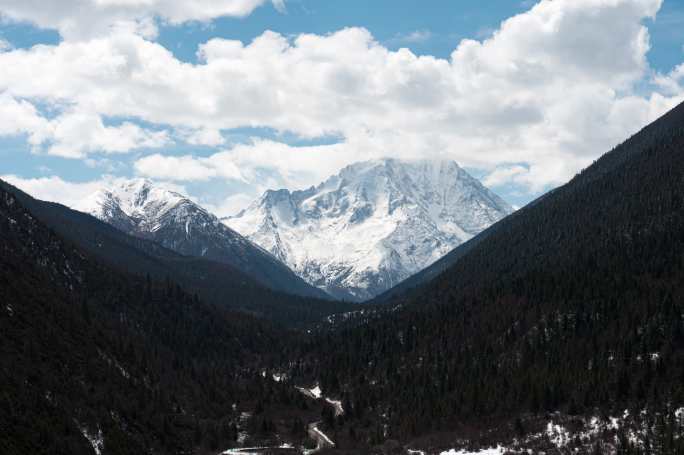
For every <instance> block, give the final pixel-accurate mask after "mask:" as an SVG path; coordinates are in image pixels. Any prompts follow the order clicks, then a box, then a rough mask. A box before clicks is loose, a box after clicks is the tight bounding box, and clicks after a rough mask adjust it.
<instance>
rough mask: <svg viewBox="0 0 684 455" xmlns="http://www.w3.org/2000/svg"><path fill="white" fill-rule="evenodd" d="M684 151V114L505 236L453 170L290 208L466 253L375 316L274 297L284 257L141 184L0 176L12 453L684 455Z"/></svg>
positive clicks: (3, 329) (1, 321)
mask: <svg viewBox="0 0 684 455" xmlns="http://www.w3.org/2000/svg"><path fill="white" fill-rule="evenodd" d="M683 151H684V104H681V105H679V106H678V107H676V108H675V109H673V110H672V111H671V112H669V113H667V114H666V115H665V116H663V117H662V118H660V119H658V120H657V121H656V122H654V123H652V124H651V125H649V126H647V127H646V128H644V129H643V130H642V131H640V132H639V133H638V134H636V135H634V136H633V137H631V138H629V139H628V140H626V141H625V142H624V143H623V144H621V145H619V146H618V147H616V148H615V149H614V150H612V151H610V152H608V153H607V154H605V155H604V156H602V157H601V158H600V159H598V160H597V161H596V162H595V163H594V164H592V165H591V166H589V167H588V168H587V169H585V170H583V171H582V172H581V173H579V174H578V175H577V176H576V177H574V178H573V179H572V180H571V181H570V182H568V183H567V184H565V185H563V186H561V187H559V188H557V189H555V190H553V191H550V192H549V193H547V194H546V195H544V196H543V197H541V198H539V199H538V200H536V201H535V202H533V203H531V204H529V205H527V206H525V207H523V208H522V209H520V210H517V211H515V212H514V213H511V214H510V215H508V216H505V217H503V218H502V219H500V220H499V221H496V220H495V219H494V217H495V216H498V215H497V213H498V212H497V211H493V212H492V211H491V210H493V209H492V207H494V206H500V207H499V208H500V209H501V210H505V209H506V206H505V205H501V204H500V203H499V200H498V198H496V197H494V196H493V195H491V194H490V193H488V192H486V191H484V192H483V191H481V188H480V187H478V186H477V185H476V184H475V183H472V182H471V183H468V182H470V180H469V178H468V177H467V176H466V175H465V174H464V173H463V174H461V172H462V171H461V170H460V169H459V168H458V167H456V166H455V165H454V164H452V163H438V164H436V163H434V162H430V163H411V164H407V163H403V162H395V161H393V160H381V161H375V162H369V163H361V164H357V165H353V166H351V167H350V168H347V169H346V170H344V171H343V172H341V173H340V175H338V176H334V177H332V178H331V179H329V180H328V181H327V182H326V183H324V184H322V185H320V186H318V187H315V188H313V189H311V190H307V191H308V192H307V191H305V192H302V193H301V194H302V195H305V194H306V195H309V197H307V198H297V197H294V195H295V194H299V193H298V192H294V193H288V192H283V194H284V195H285V196H287V197H286V198H284V200H285V201H286V202H287V201H288V200H290V199H292V201H291V202H292V205H291V206H292V207H294V208H296V210H292V211H290V212H286V211H283V213H280V212H277V213H278V218H277V220H286V221H289V222H290V224H288V225H287V226H288V229H293V228H292V226H299V221H298V218H296V217H294V216H290V215H293V214H294V215H297V216H300V217H305V218H303V219H302V221H301V222H302V223H304V222H306V223H307V224H309V225H311V226H321V227H325V226H326V223H329V225H331V226H335V227H339V226H347V228H349V229H353V228H354V227H353V226H355V223H358V224H359V225H360V227H359V229H360V230H359V231H358V233H357V234H360V233H361V232H363V234H364V235H372V234H373V233H378V234H382V235H381V237H382V238H383V239H385V238H387V239H389V240H387V241H386V242H385V243H382V242H380V244H381V245H391V246H393V247H397V245H403V244H404V241H405V239H406V237H405V236H404V235H403V233H406V232H407V230H408V232H410V229H409V228H408V227H406V226H411V225H403V224H402V223H407V222H410V220H407V219H406V218H402V217H400V216H399V215H402V216H404V217H405V216H406V215H405V213H410V214H413V215H414V216H415V217H418V218H425V217H427V216H428V215H430V217H429V220H431V223H432V224H435V225H439V226H441V228H440V230H439V233H438V232H437V231H430V232H431V233H430V234H429V235H435V236H436V238H437V239H438V240H439V242H440V243H432V244H431V246H432V249H430V248H428V247H425V248H424V249H420V248H418V247H416V252H415V254H413V256H416V257H420V258H423V259H425V260H426V262H427V261H434V259H436V257H435V258H433V257H431V256H430V255H429V253H430V251H433V250H434V249H436V248H438V247H439V246H440V245H441V242H444V241H446V239H449V238H451V237H448V236H447V234H445V233H449V234H451V235H452V236H453V238H455V239H458V241H459V242H462V243H461V244H460V245H459V246H457V247H456V248H454V249H453V250H451V251H450V252H447V253H446V255H444V256H443V257H442V258H441V259H438V260H437V261H436V262H434V263H433V264H432V265H428V266H427V268H425V269H423V271H422V272H419V273H418V274H416V275H413V276H411V277H409V278H408V279H407V280H404V281H403V282H402V283H400V284H399V287H394V288H392V289H389V290H387V291H385V292H384V293H383V294H381V295H380V296H379V297H378V298H376V299H375V300H373V301H372V302H370V303H369V304H367V305H364V306H360V305H358V304H351V303H344V302H336V301H330V300H326V299H317V298H314V297H311V296H302V295H293V294H288V293H286V292H281V291H279V290H275V289H274V288H273V287H269V281H268V276H262V277H258V276H257V275H252V274H250V273H248V272H250V269H249V266H250V264H252V262H251V261H253V260H254V261H261V260H265V261H267V262H266V263H265V264H273V263H274V261H275V264H276V265H275V266H273V267H275V268H274V269H273V270H276V271H278V270H282V269H281V268H280V267H286V266H285V265H283V264H281V263H280V262H279V261H280V259H279V258H278V257H276V256H275V255H273V254H271V253H269V252H266V251H265V250H264V249H260V248H259V247H257V246H255V245H253V244H252V243H251V241H250V240H249V239H247V238H246V237H239V236H238V234H236V233H235V232H234V231H229V230H224V229H223V228H221V223H220V222H218V223H217V220H216V218H215V217H212V216H211V215H210V214H205V213H204V212H201V209H200V208H195V207H194V206H192V205H191V204H190V202H185V201H184V200H185V199H187V198H183V197H182V196H180V195H177V194H175V195H170V194H167V193H165V192H164V191H157V190H155V189H154V188H148V186H149V185H147V184H146V183H145V182H137V183H136V182H134V184H133V186H132V187H130V188H129V187H123V189H122V190H121V192H115V191H109V192H108V193H101V194H100V195H99V196H98V197H96V198H93V199H92V200H91V201H90V202H92V201H95V202H96V204H95V206H92V205H91V206H90V207H88V208H89V209H90V211H91V213H94V214H95V215H97V217H96V216H91V215H89V214H87V213H83V212H79V211H76V210H72V209H69V208H67V207H64V206H62V205H59V204H54V203H48V202H43V201H39V200H36V199H34V198H32V197H31V196H29V195H27V194H25V193H23V192H21V191H20V190H18V189H17V188H14V187H12V186H11V185H8V184H6V183H5V182H2V181H0V302H1V305H0V391H1V393H0V409H2V412H0V429H1V430H2V431H0V453H2V454H3V455H4V454H7V455H23V454H26V453H31V454H40V455H42V454H46V455H47V454H59V455H62V454H64V455H67V454H69V455H72V454H77V455H81V454H83V455H92V454H95V455H118V454H131V453H136V454H137V453H151V454H187V453H196V454H199V455H205V454H207V455H208V454H218V453H224V454H228V455H236V454H240V453H254V452H263V453H276V454H290V453H291V454H300V453H301V454H304V453H306V454H311V453H331V454H335V453H339V454H383V455H384V454H389V453H396V454H412V453H425V454H453V453H456V454H468V453H478V454H485V453H487V454H497V455H500V454H501V455H503V454H506V453H594V454H634V455H645V454H678V453H684V387H682V378H684V304H683V302H684V254H683V252H684V235H683V234H682V233H684V197H683V196H682V185H683V182H684V160H682V153H683ZM352 170H353V172H352ZM347 171H348V172H349V174H346V172H347ZM453 175H460V176H461V177H459V180H458V181H459V182H461V183H459V184H458V185H455V187H454V188H452V186H450V185H449V184H447V183H444V184H442V183H440V182H441V178H442V176H453ZM427 180H430V182H428V181H427ZM444 181H445V182H452V183H453V181H454V179H453V178H452V177H448V178H445V180H444ZM463 182H466V183H467V184H466V183H463ZM326 184H327V185H328V186H326ZM436 189H439V190H443V191H442V192H441V193H440V192H439V191H436ZM131 195H133V197H131ZM453 195H455V196H453ZM409 196H410V197H411V198H412V199H410V200H409ZM486 197H488V198H486ZM481 198H485V200H484V201H483V200H482V199H481ZM300 199H301V200H300ZM453 201H481V204H477V203H476V204H473V205H470V206H469V205H465V207H471V208H470V209H468V210H462V209H458V210H457V209H456V207H457V206H456V205H452V204H451V202H453ZM295 202H296V204H295ZM428 202H430V204H428ZM485 202H486V203H485ZM255 206H259V204H256V205H255ZM273 207H278V208H283V207H285V208H287V207H290V205H288V204H274V205H273ZM458 207H463V206H458ZM103 208H104V209H103ZM198 210H199V211H198ZM509 211H510V210H509ZM248 213H250V212H249V210H246V211H245V212H244V213H243V214H242V217H241V218H242V219H246V218H245V217H246V216H247V214H248ZM254 213H256V212H254ZM273 213H275V212H273ZM286 215H287V216H286ZM317 215H318V216H320V219H319V220H317V219H316V218H315V217H316V216H317ZM395 215H396V216H397V218H396V219H395V218H392V217H393V216H395ZM490 216H491V218H490ZM98 217H99V218H102V219H99V218H98ZM103 219H104V220H106V222H105V221H103ZM257 219H258V218H257ZM273 219H274V220H276V218H275V216H273ZM304 219H305V221H304ZM196 220H205V221H203V222H199V221H198V222H196ZM373 220H379V222H378V223H377V225H374V224H373ZM397 220H398V221H397ZM390 221H392V222H395V221H397V224H396V225H393V229H392V230H390V229H387V230H384V229H385V228H386V227H387V226H386V224H387V223H389V222H390ZM495 221H496V222H495ZM109 223H113V224H115V225H116V227H115V226H114V225H112V224H109ZM184 223H188V224H187V227H186V224H184ZM319 223H320V224H319ZM365 223H371V224H368V225H365V226H364V224H365ZM440 223H441V224H440ZM491 223H494V224H491ZM490 224H491V225H490ZM374 226H375V229H374ZM415 226H416V229H423V228H425V229H427V227H426V226H428V227H429V226H430V223H428V222H426V221H425V220H423V219H421V220H418V221H417V224H416V225H415ZM444 226H447V227H448V228H447V227H444ZM226 229H227V228H226ZM296 229H299V228H298V227H297V228H296ZM395 230H398V231H399V233H400V234H401V235H399V234H398V236H397V237H392V236H391V235H389V237H388V236H387V232H390V233H393V232H395ZM158 231H161V232H164V233H165V235H164V238H161V237H160V238H156V237H155V235H156V234H155V233H156V232H158ZM217 232H219V233H223V234H221V235H226V236H228V237H226V238H230V239H232V240H231V241H230V242H228V244H229V247H230V248H234V249H233V250H226V251H227V252H223V251H221V250H215V252H213V253H212V257H211V258H209V257H207V256H208V255H209V251H210V248H208V249H207V250H206V251H205V250H203V247H200V249H196V248H197V246H198V245H202V244H204V242H208V240H207V239H203V238H202V235H204V234H205V233H208V234H207V235H209V237H211V238H214V235H216V233H217ZM283 232H286V231H283ZM195 234H197V235H198V237H196V238H197V239H202V241H201V242H199V241H198V242H197V243H195V241H194V239H195V237H194V236H195ZM229 234H230V235H229ZM339 235H340V236H344V233H343V232H341V233H339ZM440 236H441V237H440ZM188 237H190V238H188ZM374 240H376V241H379V239H377V238H376V239H374ZM392 241H394V243H392ZM454 241H456V240H454ZM164 242H167V243H166V246H165V244H164ZM429 242H430V240H428V243H429ZM358 243H360V244H362V245H363V246H364V247H368V248H371V247H369V246H368V245H370V244H371V243H372V242H370V241H368V239H367V238H365V237H359V238H358ZM209 246H210V247H211V246H212V244H211V243H209ZM184 248H187V249H186V250H184V251H186V254H184V253H181V252H179V251H174V250H175V249H178V250H182V249H184ZM397 248H398V247H397ZM255 251H256V252H260V255H257V254H256V253H255ZM214 254H215V256H213V255H214ZM224 254H225V255H224ZM402 254H404V255H405V257H404V259H409V258H410V257H411V256H412V255H411V254H408V253H407V250H404V249H401V248H398V251H397V252H396V255H398V256H400V257H401V255H402ZM264 257H265V258H266V259H263V258H264ZM378 257H384V256H382V255H380V256H378ZM378 257H374V259H378ZM254 258H256V259H254ZM243 260H244V261H247V262H240V261H243ZM229 261H234V262H231V263H229ZM242 267H245V269H244V271H243V270H242ZM252 272H253V271H252ZM282 276H288V275H282ZM289 276H290V277H291V276H292V275H289ZM348 276H351V275H348ZM295 278H296V279H297V280H300V278H297V277H295ZM288 279H289V278H288ZM299 282H301V281H299ZM369 283H370V282H369ZM281 286H282V284H281ZM307 286H308V285H307ZM358 289H369V288H363V287H360V288H358ZM370 289H372V292H369V295H370V294H372V293H376V292H379V291H377V290H375V288H370Z"/></svg>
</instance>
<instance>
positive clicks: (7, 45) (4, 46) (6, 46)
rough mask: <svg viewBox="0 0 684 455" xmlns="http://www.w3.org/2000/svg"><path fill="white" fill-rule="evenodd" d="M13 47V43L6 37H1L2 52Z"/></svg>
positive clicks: (0, 48)
mask: <svg viewBox="0 0 684 455" xmlns="http://www.w3.org/2000/svg"><path fill="white" fill-rule="evenodd" d="M10 49H12V44H11V43H10V42H9V41H7V40H6V39H2V38H0V52H5V51H8V50H10Z"/></svg>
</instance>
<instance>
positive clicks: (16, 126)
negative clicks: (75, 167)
mask: <svg viewBox="0 0 684 455" xmlns="http://www.w3.org/2000/svg"><path fill="white" fill-rule="evenodd" d="M20 134H26V135H27V136H28V142H29V144H30V145H31V146H33V148H34V151H42V150H45V151H46V153H47V154H49V155H55V156H61V157H64V158H84V157H86V156H87V155H88V154H89V153H95V152H103V153H127V152H130V151H132V150H135V149H139V148H143V147H147V148H159V147H162V146H164V145H167V144H169V143H170V138H169V135H168V132H166V131H148V130H145V129H143V128H141V127H139V126H138V125H135V124H133V123H131V122H123V123H121V124H120V125H117V126H106V125H104V124H103V122H102V119H101V118H100V116H99V115H97V114H86V113H83V112H65V113H63V114H62V115H58V116H57V117H55V118H52V119H49V118H46V117H45V116H43V115H42V114H41V113H40V112H39V111H38V109H36V107H35V106H34V105H33V104H32V103H30V102H28V101H26V100H17V99H15V98H13V97H12V96H10V95H8V94H7V93H0V136H14V135H20Z"/></svg>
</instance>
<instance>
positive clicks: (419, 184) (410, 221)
mask: <svg viewBox="0 0 684 455" xmlns="http://www.w3.org/2000/svg"><path fill="white" fill-rule="evenodd" d="M511 212H512V209H511V207H510V206H509V205H508V204H507V203H506V202H505V201H503V200H502V199H501V198H499V197H498V196H497V195H495V194H494V193H492V192H491V191H490V190H488V189H487V188H485V187H484V186H483V185H482V184H481V183H480V182H479V181H478V180H476V179H474V178H473V177H471V176H470V175H469V174H468V173H467V172H465V171H464V170H463V169H461V168H460V167H459V166H458V164H457V163H456V162H454V161H449V160H411V161H408V160H406V161H405V160H398V159H393V158H383V159H377V160H370V161H363V162H359V163H354V164H351V165H349V166H347V167H345V168H343V169H342V170H341V171H340V172H339V173H338V174H336V175H333V176H331V177H330V178H328V179H326V180H325V181H324V182H322V183H321V184H319V185H318V186H315V187H311V188H309V189H306V190H301V191H293V192H290V191H289V190H277V191H272V190H271V191H267V192H266V193H264V195H263V196H262V197H261V198H259V199H258V200H257V201H255V202H254V203H253V204H251V205H250V206H249V207H248V208H247V209H245V210H243V211H242V212H240V213H239V214H238V215H236V216H234V217H229V218H227V219H225V220H224V222H225V223H226V224H227V225H229V226H230V227H232V228H233V229H235V230H237V231H238V232H241V233H242V234H243V235H245V236H247V237H248V238H250V239H251V240H252V241H254V242H255V243H257V244H258V245H261V246H262V247H263V248H265V249H266V250H268V251H270V252H271V253H273V254H274V255H275V256H276V257H278V258H280V259H281V260H282V261H283V262H285V263H287V264H288V265H290V267H291V268H293V269H294V270H295V271H296V272H298V273H299V274H300V276H302V277H303V278H304V279H305V280H307V281H308V282H309V283H311V284H313V285H315V286H318V287H320V288H322V289H325V290H326V291H328V292H329V293H332V294H333V295H336V296H338V297H340V298H345V299H351V300H365V299H368V298H371V297H373V296H374V295H377V294H378V293H380V292H383V291H384V290H386V289H388V288H389V287H391V286H394V285H396V284H398V283H399V282H400V281H402V280H403V279H405V278H407V277H408V276H410V275H412V274H413V273H416V272H418V271H419V270H421V269H422V268H424V267H426V266H428V265H430V264H431V263H432V262H434V261H436V260H437V259H439V258H440V257H442V256H443V255H444V254H446V253H447V252H448V251H450V250H451V249H453V248H454V247H456V246H458V245H460V244H461V243H463V242H464V241H466V240H468V239H470V238H471V237H473V236H474V235H476V234H478V233H479V232H481V231H482V230H483V229H485V228H487V227H488V226H490V225H491V224H493V223H494V222H496V221H498V220H499V219H501V218H502V217H504V216H505V215H507V214H508V213H511Z"/></svg>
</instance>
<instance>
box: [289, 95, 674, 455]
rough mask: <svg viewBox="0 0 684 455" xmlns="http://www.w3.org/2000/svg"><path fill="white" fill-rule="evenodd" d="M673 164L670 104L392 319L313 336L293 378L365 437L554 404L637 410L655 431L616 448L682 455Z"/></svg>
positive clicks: (482, 424) (497, 231)
mask: <svg viewBox="0 0 684 455" xmlns="http://www.w3.org/2000/svg"><path fill="white" fill-rule="evenodd" d="M683 158H684V105H680V106H679V107H677V108H676V109H675V110H673V111H672V112H670V113H669V114H667V115H666V116H665V117H663V118H662V119H660V120H658V121H656V122H655V123H654V124H652V125H650V126H649V127H647V128H645V129H644V130H643V131H641V132H640V133H639V134H637V135H636V136H634V137H633V138H631V139H629V140H628V141H626V142H625V143H624V144H622V145H621V146H619V147H617V148H616V149H615V150H613V151H611V152H610V153H608V154H606V155H605V156H604V157H602V158H601V159H599V160H598V161H597V162H596V163H595V164H593V165H592V166H590V167H589V168H588V169H586V170H585V171H584V172H582V173H581V174H580V175H578V176H576V177H575V178H574V179H573V180H572V181H571V182H569V183H568V184H567V185H565V186H563V187H561V188H559V189H557V190H555V191H553V192H552V193H550V194H549V195H547V196H546V197H544V198H542V199H540V200H539V201H537V202H536V203H535V204H532V205H530V206H528V207H526V208H524V209H522V210H520V211H519V212H517V213H515V214H514V215H512V216H510V217H508V218H507V219H505V220H503V221H502V222H500V223H499V224H497V225H495V226H494V228H493V229H492V230H491V231H490V232H489V233H488V235H487V236H486V237H485V238H484V239H482V240H481V241H480V242H478V243H477V244H475V245H473V246H472V247H471V248H470V249H469V250H468V251H465V252H464V253H463V254H462V256H461V257H460V258H459V259H457V260H456V261H455V263H454V264H453V265H452V266H451V267H449V268H448V269H447V270H446V271H445V272H444V273H442V274H441V275H439V276H438V277H437V278H436V279H434V280H433V281H431V282H430V283H429V284H428V285H426V286H425V287H423V288H420V289H419V291H420V292H411V293H409V294H407V296H408V297H404V298H402V297H398V298H395V300H393V301H392V305H393V309H392V311H387V312H384V313H381V314H380V315H379V316H377V317H375V318H373V320H371V321H370V322H369V323H367V324H362V325H360V326H355V327H351V328H347V329H344V330H342V331H340V332H339V333H335V334H332V335H331V334H327V335H324V336H321V337H320V338H319V339H316V340H314V341H312V342H311V343H310V345H309V347H308V351H306V353H305V355H306V359H307V360H306V361H302V362H301V363H300V364H298V365H297V366H296V367H295V369H294V370H295V375H299V376H315V377H318V378H319V379H320V381H321V382H322V385H323V389H324V390H326V391H327V392H329V393H334V394H338V395H341V396H346V397H347V398H346V400H347V401H348V402H349V404H350V407H351V409H352V411H351V415H354V412H355V411H358V414H357V419H356V420H353V419H352V422H351V423H347V425H348V426H350V427H354V428H356V430H359V429H360V428H364V427H365V428H369V427H370V428H371V429H370V430H369V431H366V432H362V433H361V436H358V435H359V433H358V431H355V434H357V436H358V438H359V439H364V440H365V441H366V442H367V441H375V442H379V441H380V440H382V439H384V438H396V439H400V440H405V439H407V438H408V437H409V436H408V435H419V434H424V433H426V432H438V431H453V430H454V429H456V428H463V427H464V426H465V427H467V428H470V429H471V430H473V429H475V430H474V431H475V433H477V431H479V430H478V428H480V429H482V428H488V427H489V428H491V427H492V425H494V426H497V427H498V428H499V429H500V430H501V431H502V432H504V433H505V432H506V431H505V428H509V429H510V433H511V434H512V435H516V434H518V437H520V436H521V435H523V434H525V428H524V427H525V425H524V424H523V423H522V420H520V419H521V418H524V417H525V416H539V415H544V414H545V413H550V412H557V411H558V412H560V413H561V415H566V416H573V415H577V416H592V415H603V416H609V415H612V416H624V415H627V416H630V415H631V416H640V417H638V418H633V419H637V420H640V421H641V420H643V422H641V423H635V421H633V420H630V419H626V420H630V421H631V422H632V424H634V425H642V426H643V425H645V426H646V427H647V428H650V429H652V432H651V433H649V435H650V436H648V437H645V436H643V435H639V434H637V436H636V437H635V438H627V436H626V434H627V433H626V432H627V431H628V430H627V429H626V428H625V429H624V430H622V431H624V432H623V433H622V434H620V433H619V431H617V430H616V431H614V433H617V434H616V435H615V437H616V438H617V439H619V440H620V441H621V444H617V445H618V447H620V448H621V449H624V450H627V449H628V448H631V449H634V450H637V449H638V450H641V451H643V452H645V453H681V451H682V450H684V448H683V446H682V444H684V439H683V438H681V435H682V431H683V430H682V419H681V417H682V411H681V410H679V411H677V410H678V409H679V408H681V407H682V406H683V405H684V388H683V387H682V384H684V304H683V302H684V268H683V266H684V193H683V191H682V190H683V189H684V159H683ZM362 416H363V417H362ZM369 416H370V417H369ZM530 418H531V417H530ZM364 419H365V420H364ZM515 419H518V420H517V421H516V420H515ZM369 422H372V425H371V426H369ZM513 422H516V423H515V424H513ZM649 422H650V424H649ZM373 425H374V426H373ZM385 425H386V427H385ZM626 425H627V424H626V423H625V426H626ZM373 428H375V429H373ZM383 428H384V430H383ZM378 434H380V435H381V436H382V437H379V436H378ZM677 435H679V437H677ZM618 436H619V438H618ZM611 441H612V440H611ZM629 441H631V442H629ZM613 444H616V443H615V441H613ZM585 449H586V448H585ZM600 449H601V447H599V448H598V449H597V450H600Z"/></svg>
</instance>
